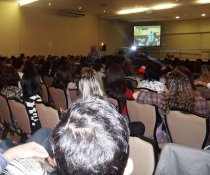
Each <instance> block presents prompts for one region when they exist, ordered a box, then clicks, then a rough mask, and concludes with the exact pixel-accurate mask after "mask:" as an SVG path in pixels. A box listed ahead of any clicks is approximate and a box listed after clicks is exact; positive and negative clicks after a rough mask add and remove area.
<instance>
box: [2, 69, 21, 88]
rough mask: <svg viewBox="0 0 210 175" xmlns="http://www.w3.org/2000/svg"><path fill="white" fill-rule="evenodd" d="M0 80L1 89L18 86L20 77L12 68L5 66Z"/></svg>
mask: <svg viewBox="0 0 210 175" xmlns="http://www.w3.org/2000/svg"><path fill="white" fill-rule="evenodd" d="M0 79H1V81H0V84H1V85H0V88H3V87H4V86H18V81H19V80H20V77H19V75H18V72H17V71H16V70H15V68H14V67H12V66H5V67H3V70H2V71H1V78H0Z"/></svg>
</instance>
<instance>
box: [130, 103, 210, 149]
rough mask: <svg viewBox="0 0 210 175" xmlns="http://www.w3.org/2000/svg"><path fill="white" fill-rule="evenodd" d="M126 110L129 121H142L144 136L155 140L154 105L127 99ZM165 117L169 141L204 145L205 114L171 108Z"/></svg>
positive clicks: (187, 144)
mask: <svg viewBox="0 0 210 175" xmlns="http://www.w3.org/2000/svg"><path fill="white" fill-rule="evenodd" d="M127 110H128V114H129V118H130V121H131V122H136V121H141V122H142V123H144V125H145V133H144V136H145V137H147V138H153V139H155V141H156V129H157V109H156V107H155V106H152V105H148V104H140V103H137V102H136V101H134V100H128V101H127ZM165 119H166V127H167V128H166V129H167V132H168V133H169V136H170V140H171V142H173V143H176V144H180V145H185V146H189V147H193V148H198V149H201V148H204V147H205V144H206V142H207V139H208V135H209V126H208V123H209V119H208V117H207V116H200V115H198V114H192V113H189V112H186V111H180V110H177V109H171V110H170V111H169V114H168V115H166V116H165Z"/></svg>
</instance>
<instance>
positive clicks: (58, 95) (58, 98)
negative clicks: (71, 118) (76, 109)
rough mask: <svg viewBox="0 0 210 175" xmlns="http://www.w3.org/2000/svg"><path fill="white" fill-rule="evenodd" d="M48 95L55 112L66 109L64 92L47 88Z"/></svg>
mask: <svg viewBox="0 0 210 175" xmlns="http://www.w3.org/2000/svg"><path fill="white" fill-rule="evenodd" d="M49 93H50V96H51V97H52V100H53V103H54V105H55V108H56V109H57V110H60V108H63V109H64V110H66V109H67V108H68V104H67V97H66V92H65V90H63V89H58V88H54V87H49Z"/></svg>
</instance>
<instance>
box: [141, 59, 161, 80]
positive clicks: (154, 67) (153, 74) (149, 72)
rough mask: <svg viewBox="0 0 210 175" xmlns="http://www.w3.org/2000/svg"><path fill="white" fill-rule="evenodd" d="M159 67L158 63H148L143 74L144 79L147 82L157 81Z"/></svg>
mask: <svg viewBox="0 0 210 175" xmlns="http://www.w3.org/2000/svg"><path fill="white" fill-rule="evenodd" d="M160 70H161V66H160V65H159V64H158V63H155V62H152V63H150V64H149V65H148V66H147V67H146V69H145V72H144V79H145V80H148V81H155V80H156V81H159V80H160V76H161V73H160Z"/></svg>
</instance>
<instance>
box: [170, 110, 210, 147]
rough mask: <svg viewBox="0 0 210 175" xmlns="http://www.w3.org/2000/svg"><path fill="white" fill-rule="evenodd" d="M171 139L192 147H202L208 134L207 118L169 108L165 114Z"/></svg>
mask: <svg viewBox="0 0 210 175" xmlns="http://www.w3.org/2000/svg"><path fill="white" fill-rule="evenodd" d="M166 124H167V129H168V131H169V134H170V137H171V141H172V142H173V143H176V144H180V145H185V146H189V147H193V148H198V149H200V148H203V147H204V145H205V143H206V141H207V136H208V118H205V117H201V116H198V115H194V114H189V113H188V114H187V113H183V112H181V111H176V110H175V111H173V110H170V111H169V114H168V115H167V116H166Z"/></svg>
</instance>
